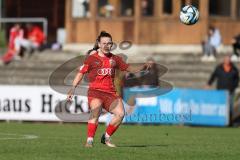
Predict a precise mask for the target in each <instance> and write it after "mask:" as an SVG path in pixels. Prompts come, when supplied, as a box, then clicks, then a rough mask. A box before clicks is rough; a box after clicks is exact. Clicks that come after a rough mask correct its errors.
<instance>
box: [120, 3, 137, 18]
mask: <svg viewBox="0 0 240 160" xmlns="http://www.w3.org/2000/svg"><path fill="white" fill-rule="evenodd" d="M133 15H134V0H121V16H133Z"/></svg>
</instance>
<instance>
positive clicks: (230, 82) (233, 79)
mask: <svg viewBox="0 0 240 160" xmlns="http://www.w3.org/2000/svg"><path fill="white" fill-rule="evenodd" d="M238 72H239V71H238V69H237V67H236V66H235V65H234V64H233V63H231V60H230V56H225V57H224V60H223V63H221V64H219V65H218V66H217V67H216V68H215V70H214V72H213V73H212V74H211V77H210V79H209V81H208V85H207V87H206V88H210V86H211V85H212V83H213V82H214V80H217V89H218V90H227V91H229V102H230V117H231V116H232V111H233V99H234V92H235V89H236V88H237V87H238V81H239V73H238Z"/></svg>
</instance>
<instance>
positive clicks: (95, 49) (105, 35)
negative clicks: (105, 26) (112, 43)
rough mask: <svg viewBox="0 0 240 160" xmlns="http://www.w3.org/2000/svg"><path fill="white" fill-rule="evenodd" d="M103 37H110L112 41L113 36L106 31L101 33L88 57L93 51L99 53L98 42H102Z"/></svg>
mask: <svg viewBox="0 0 240 160" xmlns="http://www.w3.org/2000/svg"><path fill="white" fill-rule="evenodd" d="M102 37H109V38H111V40H112V36H111V34H109V33H107V32H106V31H101V33H100V34H99V35H98V37H97V39H96V42H95V44H94V46H93V48H92V49H90V50H89V51H88V52H87V54H88V55H89V54H90V53H91V52H92V51H97V50H98V49H99V47H98V42H100V40H101V38H102Z"/></svg>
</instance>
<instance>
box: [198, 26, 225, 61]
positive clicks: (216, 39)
mask: <svg viewBox="0 0 240 160" xmlns="http://www.w3.org/2000/svg"><path fill="white" fill-rule="evenodd" d="M220 45H221V35H220V32H219V30H218V29H217V28H215V27H212V26H210V27H209V32H208V36H207V38H206V40H205V41H204V42H203V43H202V49H203V57H202V61H215V60H216V58H215V57H216V53H217V48H218V47H219V46H220Z"/></svg>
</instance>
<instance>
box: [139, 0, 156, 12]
mask: <svg viewBox="0 0 240 160" xmlns="http://www.w3.org/2000/svg"><path fill="white" fill-rule="evenodd" d="M153 10H154V4H153V0H141V13H142V16H153Z"/></svg>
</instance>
